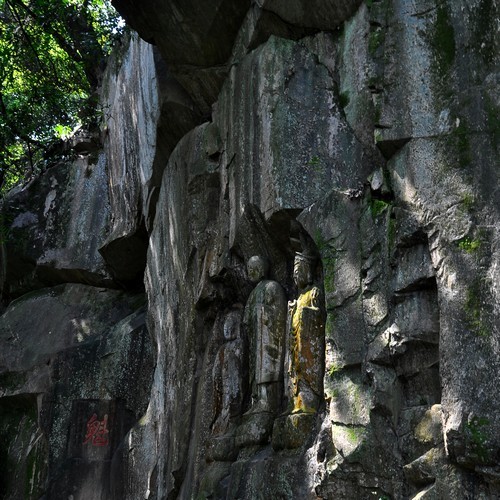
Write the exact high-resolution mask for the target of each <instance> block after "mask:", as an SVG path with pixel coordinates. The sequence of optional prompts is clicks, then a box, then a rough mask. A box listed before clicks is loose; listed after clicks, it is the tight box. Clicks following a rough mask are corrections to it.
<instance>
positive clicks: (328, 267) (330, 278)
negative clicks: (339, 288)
mask: <svg viewBox="0 0 500 500" xmlns="http://www.w3.org/2000/svg"><path fill="white" fill-rule="evenodd" d="M314 241H315V243H316V246H317V247H318V250H319V253H320V255H321V261H322V262H323V275H324V279H323V283H324V286H325V293H327V294H328V293H332V292H334V291H335V262H336V260H337V255H336V254H337V252H336V250H335V249H334V248H333V247H332V246H331V245H330V244H329V242H327V241H325V240H324V238H323V235H322V234H321V231H319V230H318V231H316V233H315V235H314Z"/></svg>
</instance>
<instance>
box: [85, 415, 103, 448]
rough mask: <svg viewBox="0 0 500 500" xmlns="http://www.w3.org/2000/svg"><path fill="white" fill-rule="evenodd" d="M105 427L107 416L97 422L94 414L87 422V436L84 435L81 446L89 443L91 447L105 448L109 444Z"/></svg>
mask: <svg viewBox="0 0 500 500" xmlns="http://www.w3.org/2000/svg"><path fill="white" fill-rule="evenodd" d="M107 425H108V415H107V414H106V415H104V419H103V420H102V421H100V420H97V415H96V414H95V413H94V414H93V415H92V416H91V417H90V419H89V421H88V422H87V434H86V435H85V441H84V442H83V444H87V443H88V442H89V441H90V443H91V444H92V446H106V445H107V444H108V443H109V440H108V434H109V431H108V429H107V428H106V426H107Z"/></svg>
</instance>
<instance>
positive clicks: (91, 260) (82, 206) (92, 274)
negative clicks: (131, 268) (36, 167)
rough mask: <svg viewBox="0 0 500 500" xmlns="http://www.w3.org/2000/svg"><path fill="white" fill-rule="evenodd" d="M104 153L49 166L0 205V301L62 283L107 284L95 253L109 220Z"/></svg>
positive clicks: (109, 281) (103, 266)
mask: <svg viewBox="0 0 500 500" xmlns="http://www.w3.org/2000/svg"><path fill="white" fill-rule="evenodd" d="M109 208H110V207H109V198H108V190H107V179H106V156H105V155H104V154H103V153H102V152H101V153H99V154H98V155H82V156H79V157H78V158H77V159H75V160H73V161H71V160H68V161H67V162H65V163H61V164H58V165H57V166H55V167H52V168H50V169H48V170H47V171H46V172H45V173H44V174H43V175H41V176H39V177H37V178H35V179H33V181H31V182H30V183H29V184H28V185H26V186H24V187H23V188H22V189H18V190H16V191H13V192H11V193H10V194H9V195H8V196H7V197H6V199H5V200H4V203H3V211H4V215H3V220H5V221H6V222H7V225H6V231H7V237H6V239H5V242H4V243H5V258H6V260H5V264H6V274H5V281H4V289H3V294H4V300H5V299H10V300H11V299H12V298H15V297H18V296H19V295H22V294H23V293H25V292H27V291H30V290H33V289H34V288H41V287H44V286H51V285H54V284H58V283H64V282H66V281H72V282H75V283H87V284H92V285H96V286H112V280H111V277H110V275H109V274H108V272H107V270H106V266H105V262H104V260H103V259H102V257H101V255H100V254H99V252H98V248H99V247H100V245H102V243H103V241H104V239H105V238H106V236H107V234H108V224H109V219H110V212H109Z"/></svg>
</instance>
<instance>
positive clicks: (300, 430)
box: [232, 205, 326, 449]
mask: <svg viewBox="0 0 500 500" xmlns="http://www.w3.org/2000/svg"><path fill="white" fill-rule="evenodd" d="M296 215H297V211H294V210H283V211H281V212H279V213H275V214H273V216H272V217H271V218H270V219H268V220H266V219H265V218H264V217H263V216H262V214H261V213H260V212H259V210H258V209H257V208H256V207H255V206H251V205H249V206H247V207H246V208H245V210H244V211H243V214H242V216H241V218H240V219H239V220H238V230H237V231H236V236H235V239H234V242H233V243H234V246H233V248H232V250H233V252H234V253H235V254H237V255H238V256H240V257H241V258H243V259H244V260H245V261H246V263H247V275H248V278H249V280H250V281H251V282H252V283H253V285H254V288H253V289H252V291H251V293H250V294H249V296H248V299H247V300H246V305H245V309H244V315H243V323H242V325H243V329H244V332H245V336H246V338H247V339H248V346H249V349H248V353H249V354H248V356H249V357H248V364H249V391H250V397H249V398H248V399H249V400H250V403H249V404H248V406H247V408H246V411H245V413H244V414H243V415H242V418H241V422H240V425H239V426H238V429H237V431H236V436H235V438H236V446H237V447H238V448H242V447H246V446H256V445H264V444H268V443H269V442H270V441H272V443H273V446H275V445H276V446H275V447H276V448H278V449H281V448H297V447H300V446H302V444H304V443H305V441H306V440H307V438H308V436H309V435H310V434H311V432H312V430H313V426H314V424H315V422H316V414H317V412H318V410H320V409H321V408H322V407H323V405H324V394H323V375H324V366H325V320H326V308H325V299H324V287H323V278H322V265H321V259H320V258H319V252H318V249H317V247H316V245H315V243H314V241H313V239H312V238H311V237H310V235H309V234H308V233H307V232H306V231H305V230H304V228H303V227H302V226H301V224H300V223H299V222H297V221H296V219H295V217H296ZM287 299H288V300H289V302H288V307H287ZM290 299H292V300H290ZM273 429H274V430H273Z"/></svg>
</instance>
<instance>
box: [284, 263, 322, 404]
mask: <svg viewBox="0 0 500 500" xmlns="http://www.w3.org/2000/svg"><path fill="white" fill-rule="evenodd" d="M311 268H312V259H311V258H310V257H308V256H305V255H302V254H297V255H296V257H295V260H294V268H293V279H294V281H295V284H296V285H297V288H298V292H299V296H298V298H297V300H294V301H293V302H289V304H288V306H289V319H290V353H289V356H290V359H289V378H290V386H291V387H290V390H291V396H292V402H293V410H292V413H315V412H316V411H317V409H318V407H319V404H320V402H321V400H322V398H323V375H324V365H325V318H326V311H325V308H324V305H323V301H322V300H321V291H320V289H319V288H318V287H317V286H315V285H314V284H313V276H312V269H311Z"/></svg>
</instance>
